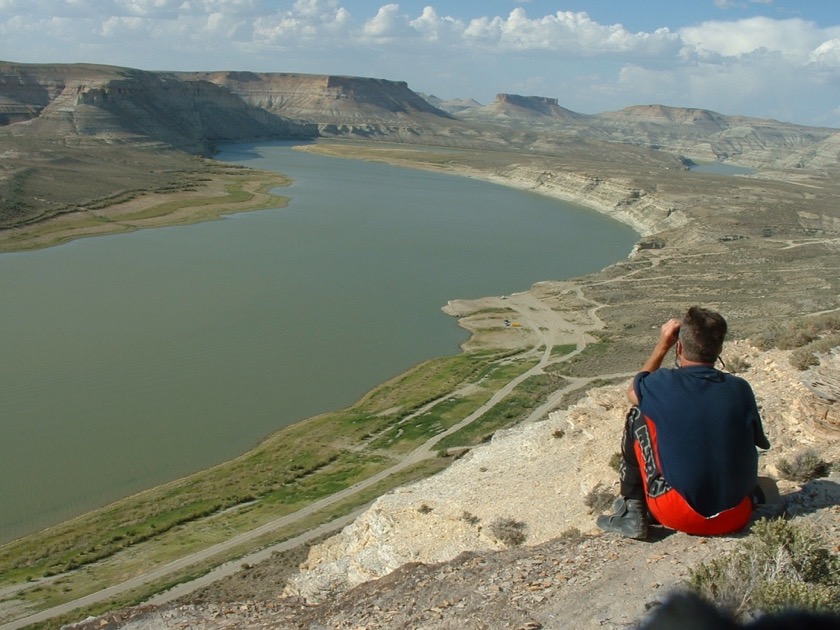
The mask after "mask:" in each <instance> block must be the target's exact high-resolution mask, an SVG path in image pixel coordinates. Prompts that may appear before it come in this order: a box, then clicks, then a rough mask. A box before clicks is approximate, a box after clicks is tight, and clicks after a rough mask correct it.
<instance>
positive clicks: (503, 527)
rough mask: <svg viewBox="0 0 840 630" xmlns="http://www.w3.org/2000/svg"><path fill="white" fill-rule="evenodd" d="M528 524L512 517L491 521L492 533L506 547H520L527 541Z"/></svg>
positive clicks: (490, 528)
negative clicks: (526, 530)
mask: <svg viewBox="0 0 840 630" xmlns="http://www.w3.org/2000/svg"><path fill="white" fill-rule="evenodd" d="M527 527H528V526H527V525H526V524H525V523H523V522H522V521H517V520H516V519H512V518H497V519H495V520H494V521H493V522H492V523H490V527H489V530H490V534H491V535H492V536H493V538H495V539H496V540H498V541H499V542H500V543H502V544H503V545H505V546H506V547H518V546H519V545H521V544H522V543H524V542H525V539H526V535H525V529H526V528H527Z"/></svg>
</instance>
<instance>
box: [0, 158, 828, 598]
mask: <svg viewBox="0 0 840 630" xmlns="http://www.w3.org/2000/svg"><path fill="white" fill-rule="evenodd" d="M357 159H364V158H357ZM397 165H399V166H408V164H406V163H405V162H402V163H400V164H397ZM455 166H457V165H455ZM455 166H452V165H448V166H447V167H446V168H445V169H443V170H445V171H446V172H451V173H452V174H453V175H455V174H459V175H462V176H471V175H465V174H464V173H456V172H455ZM519 166H520V165H516V167H519ZM414 167H415V168H422V166H419V165H415V166H414ZM426 167H427V168H428V165H426ZM432 168H435V169H436V170H440V167H432ZM501 170H503V171H504V169H501ZM526 170H527V172H528V173H530V174H531V175H533V174H534V173H536V172H537V171H536V169H533V168H529V169H526ZM508 171H515V172H518V173H522V172H526V171H523V170H517V169H516V168H514V167H509V168H508ZM542 172H545V171H542ZM551 172H554V171H551ZM487 173H489V174H488V177H491V176H493V177H502V176H503V173H502V174H500V173H499V172H498V170H494V169H490V168H488V169H487ZM579 177H580V182H583V185H588V184H593V183H594V184H597V185H596V186H595V188H597V189H600V190H599V195H600V198H601V199H612V198H615V197H612V196H610V195H609V194H607V193H610V192H612V194H613V195H618V200H619V201H621V200H622V199H623V200H625V203H624V204H623V205H625V206H630V207H629V208H622V204H618V205H619V209H620V211H621V212H624V216H625V217H626V218H627V219H628V220H633V217H634V213H635V212H642V211H643V210H644V208H645V207H648V208H650V206H649V205H644V204H647V203H648V202H649V201H650V200H649V199H645V198H646V197H654V196H655V197H656V198H657V199H660V200H662V199H667V198H668V195H667V191H666V192H665V193H660V192H650V193H647V192H645V194H643V195H642V194H634V192H633V191H638V190H640V188H639V187H638V186H637V187H635V188H634V187H633V186H630V185H621V186H619V185H617V184H616V185H614V186H610V187H608V186H604V185H603V184H604V180H599V181H598V182H595V181H594V180H593V179H592V177H591V176H589V175H587V176H579ZM558 179H563V181H576V180H575V178H574V177H572V175H569V174H568V173H567V174H566V177H565V178H558ZM596 179H597V178H596ZM640 179H641V178H640ZM684 181H689V180H688V179H686V180H684ZM717 181H721V182H723V181H725V180H717ZM726 181H728V182H729V183H728V184H723V185H722V186H721V190H720V191H719V192H717V193H716V194H717V195H718V196H717V197H712V196H710V195H707V196H706V197H702V198H698V199H697V200H693V199H692V201H691V203H690V202H688V201H685V200H682V201H680V199H679V198H675V200H674V202H673V203H672V204H670V205H667V204H664V203H663V202H661V201H660V202H658V203H660V204H662V207H664V209H665V213H666V214H667V215H668V216H665V217H664V218H665V220H666V221H665V224H666V225H668V224H669V222H668V221H667V219H670V218H671V216H674V215H676V219H673V220H672V221H671V222H670V225H671V228H670V229H671V232H670V233H667V234H664V235H661V237H662V238H663V239H665V240H667V245H668V247H667V248H665V247H664V245H663V246H662V248H658V247H652V248H641V249H642V250H644V251H641V250H639V251H637V254H638V256H635V257H634V256H632V255H631V257H630V258H625V259H623V261H621V262H619V263H616V264H614V265H611V266H610V267H607V268H605V269H602V270H600V271H598V272H595V273H592V274H589V275H588V276H585V277H583V278H574V279H571V280H568V281H563V282H559V283H558V282H551V281H548V282H539V283H537V284H535V285H532V286H531V287H530V288H528V289H526V290H524V291H522V292H521V293H517V294H515V295H516V299H517V300H520V299H521V300H525V299H528V300H530V299H534V300H537V301H540V302H542V303H543V305H544V306H545V307H547V308H548V309H549V311H551V312H553V313H555V314H556V316H558V317H560V318H565V319H567V321H568V322H575V321H579V320H580V318H583V317H585V316H586V314H587V313H590V312H591V313H592V314H593V315H594V314H595V313H596V312H597V318H598V321H600V322H601V323H602V324H604V327H603V328H598V329H597V330H593V331H592V332H591V333H590V336H591V339H590V340H588V341H585V343H586V344H587V351H586V352H581V353H579V354H578V355H575V356H573V357H571V360H570V361H569V362H568V365H569V374H568V376H569V377H570V378H573V379H579V378H593V379H597V378H598V377H597V375H599V374H601V375H609V374H616V373H619V372H621V371H622V368H626V369H629V367H630V366H637V365H638V364H639V357H640V356H641V353H643V352H644V353H646V352H647V350H648V345H649V344H648V342H649V337H650V336H651V335H652V334H655V331H654V328H652V327H651V322H654V321H661V316H662V314H663V313H670V312H672V310H673V309H674V308H677V307H679V306H681V305H682V304H683V303H684V302H685V301H686V300H688V299H691V300H694V299H695V298H696V295H697V294H701V295H702V299H703V300H704V301H705V302H707V303H710V304H712V305H715V306H718V305H724V306H725V307H726V310H727V315H730V314H732V315H734V317H733V318H732V321H733V322H734V323H735V324H736V327H737V328H739V330H737V331H736V334H737V335H740V336H743V335H745V334H746V332H749V329H745V328H742V326H744V325H745V322H746V323H749V322H750V321H751V320H752V321H753V323H755V322H758V326H759V328H758V329H765V328H767V326H768V322H772V321H773V318H775V321H780V320H781V321H790V320H791V318H793V317H795V316H801V314H802V313H805V314H807V313H815V312H821V311H825V310H826V309H827V308H829V307H835V306H836V290H835V287H836V278H835V276H834V275H833V273H832V272H831V271H830V269H828V267H830V265H826V264H825V257H826V256H830V255H831V254H830V252H832V251H835V250H833V249H831V248H832V246H833V243H834V241H838V242H840V239H835V238H833V237H831V235H828V236H822V237H818V238H815V237H813V236H812V235H811V234H810V232H808V231H807V229H806V228H807V225H801V226H794V227H785V226H786V225H790V223H788V224H783V227H782V228H777V229H778V230H779V231H778V232H777V233H774V234H773V235H772V236H773V237H772V238H770V237H762V231H763V230H764V227H763V226H764V223H763V221H765V220H766V219H764V218H762V217H761V216H759V218H758V219H755V218H753V214H752V212H753V211H754V208H755V207H756V206H745V210H746V212H745V213H744V214H743V215H741V216H738V214H737V209H736V210H730V213H729V214H727V215H725V216H724V215H721V218H720V219H717V220H715V218H714V217H716V216H717V215H716V214H715V212H719V211H720V210H721V209H722V208H727V209H729V208H730V204H731V199H732V196H731V192H732V190H733V189H735V188H738V187H741V186H742V184H740V183H732V180H731V179H729V180H726ZM535 182H536V183H539V178H537V179H536V180H533V179H528V178H526V177H523V178H522V181H521V182H520V183H521V184H522V187H521V189H523V190H529V191H533V192H538V191H535V190H534V188H533V186H532V184H534V183H535ZM587 182H588V184H587ZM698 182H699V184H703V179H700V180H694V181H692V182H691V183H692V184H697V183H698ZM498 183H501V182H498ZM752 185H753V186H754V187H755V188H756V190H760V191H762V192H763V191H767V192H769V193H770V194H777V195H778V196H779V198H780V199H783V198H784V197H783V195H785V194H788V195H791V191H792V192H793V195H798V194H799V193H800V190H799V189H797V188H796V186H795V185H794V184H790V185H789V186H788V185H784V186H782V185H778V184H774V183H767V182H764V181H762V182H755V181H754V182H752ZM545 187H546V188H549V187H548V186H545ZM826 189H827V190H826V195H825V199H827V200H828V201H829V202H831V201H832V197H831V195H830V194H828V193H830V192H831V191H830V189H828V185H827V184H826ZM642 190H644V188H642ZM651 190H653V188H652V187H651ZM628 191H629V193H628ZM539 192H543V191H539ZM739 192H740V189H739ZM558 194H559V193H558ZM744 194H746V193H744ZM686 195H688V193H686ZM686 198H688V197H686ZM796 199H798V197H796ZM681 203H682V204H683V205H684V206H685V208H686V210H685V212H686V214H685V215H682V210H681V209H680V207H679V206H680V204H681ZM716 203H717V204H718V206H716V205H715V204H716ZM823 203H826V202H823ZM707 206H708V208H707ZM588 207H591V206H588ZM824 207H826V206H824ZM592 209H595V208H592ZM813 209H814V213H815V216H818V217H821V216H822V217H830V216H831V215H830V214H829V213H828V212H826V211H825V210H824V209H823V211H822V214H818V213H819V210H820V208H819V207H818V206H816V205H815V206H814V208H813ZM809 210H810V208H809ZM653 211H654V212H657V213H658V212H660V207H657V208H654V209H653ZM681 215H682V218H680V217H681ZM774 216H784V217H787V216H788V215H781V214H779V215H774ZM800 218H801V217H800ZM660 219H661V217H660V216H659V215H658V214H657V215H655V217H654V220H653V221H651V222H650V223H649V224H648V226H649V229H650V228H652V226H654V225H657V224H658V222H659V221H660ZM694 219H701V220H702V219H708V222H703V221H697V222H694ZM736 220H737V221H740V223H738V228H737V229H739V230H741V231H742V232H743V234H744V236H741V237H739V238H738V239H731V238H728V237H726V235H729V234H732V230H733V228H732V227H731V224H732V223H734V221H736ZM680 222H681V223H680ZM692 224H693V225H692ZM701 224H702V225H703V229H702V230H700V229H699V228H695V227H694V226H696V225H701ZM680 225H682V226H684V227H687V228H688V229H686V230H680V231H679V233H675V231H674V230H675V228H676V227H679V226H680ZM784 230H787V231H786V232H785V231H784ZM720 235H724V237H725V238H722V237H721V236H720ZM755 235H758V236H755ZM675 245H678V246H675ZM793 248H797V249H796V251H797V254H798V255H799V256H800V257H801V258H798V259H796V261H795V264H792V263H793V262H794V258H796V255H794V256H793V257H791V255H790V254H788V253H787V250H789V249H793ZM637 249H638V248H637ZM812 250H813V253H811V254H810V256H811V257H812V258H819V260H820V261H822V262H821V263H820V266H819V267H817V266H816V265H817V263H816V262H815V263H813V264H812V265H808V264H807V261H808V260H811V258H809V257H808V255H809V252H811V251H812ZM733 255H735V256H736V257H734V258H733ZM832 260H833V259H832ZM803 261H805V262H803ZM665 265H667V269H662V267H663V266H665ZM698 270H700V271H698ZM824 270H825V271H824ZM780 273H784V274H785V276H784V283H782V284H780V283H779V281H778V276H779V274H780ZM817 273H819V274H821V275H820V276H818V279H819V280H821V281H822V282H823V283H824V284H826V286H828V287H829V288H828V289H823V290H822V293H820V294H819V295H817V294H815V293H814V291H813V287H814V283H815V280H814V278H813V276H816V274H817ZM727 274H728V275H727ZM794 274H804V275H794ZM687 280H688V281H689V284H690V285H691V286H688V287H686V281H687ZM640 286H643V287H645V291H644V292H640V291H638V287H640ZM498 299H499V300H503V298H498ZM805 299H807V302H805V301H804V300H805ZM481 300H482V299H481V298H479V299H478V300H465V301H462V300H453V301H452V302H451V303H450V304H449V305H448V306H446V307H443V308H449V309H450V310H452V309H453V308H455V307H457V308H458V309H461V310H459V311H458V312H459V314H460V315H461V317H459V323H461V324H462V325H463V324H468V325H469V326H472V325H473V324H474V327H469V326H467V325H464V326H463V327H464V328H466V329H467V330H468V331H469V332H470V334H471V337H470V342H472V341H474V340H475V339H477V338H478V336H479V335H487V334H489V335H490V336H491V337H492V334H493V331H494V330H496V329H497V328H499V326H498V322H499V321H500V320H501V319H502V318H503V317H505V316H506V315H505V311H504V309H508V308H510V307H511V302H509V301H500V302H498V303H497V304H496V303H491V302H486V303H485V305H484V306H486V307H487V308H484V307H483V306H482V305H481V304H480V302H481ZM484 300H488V298H484ZM596 304H597V307H596V306H595V305H596ZM519 306H520V307H525V312H526V313H534V311H533V309H532V308H530V305H528V304H527V303H525V302H522V303H520V304H519ZM719 308H720V307H719ZM590 309H593V310H591V311H590ZM473 315H475V317H473ZM456 316H457V315H456ZM523 328H526V329H528V331H529V333H530V334H533V335H536V336H537V337H539V336H540V334H542V333H541V332H540V331H541V330H542V328H543V326H542V324H540V323H538V322H535V325H533V326H528V327H523ZM502 330H503V329H502ZM752 330H756V328H755V326H754V327H753V329H752ZM488 338H490V337H488ZM736 338H738V337H736ZM558 339H561V338H560V337H558ZM556 343H559V342H555V347H556ZM589 346H591V348H590V347H589ZM540 347H541V348H543V349H545V350H546V351H548V350H550V348H551V347H552V345H551V344H543V345H542V346H540ZM605 348H606V349H607V350H608V351H609V352H608V353H607V354H604V349H605ZM590 349H592V350H593V351H592V352H589V350H590ZM534 351H536V350H534ZM464 352H467V350H466V349H465V348H464V347H463V346H462V354H461V355H460V356H464ZM605 366H609V369H607V368H606V367H605ZM593 374H594V375H596V376H592V375H593ZM403 376H405V375H401V376H400V377H397V378H396V379H395V381H396V380H399V379H401V378H402V377H403ZM564 376H565V374H564ZM380 389H381V388H380ZM372 395H373V392H372V393H371V394H368V395H367V396H368V397H369V396H372ZM549 398H550V397H549ZM547 400H549V399H547ZM549 402H551V403H552V404H555V406H557V407H558V408H562V406H563V405H567V404H569V403H568V400H567V399H563V400H554V399H550V400H549ZM388 409H389V410H390V409H392V407H389V408H388ZM541 409H542V410H544V409H543V407H542V406H541ZM381 413H383V414H384V413H387V411H384V410H383V411H382V412H381ZM309 420H312V419H309ZM306 422H307V420H304V421H302V423H306ZM247 455H248V454H244V455H243V456H241V458H240V459H241V462H243V463H247V462H248V461H249V460H248V458H247ZM223 466H224V465H223ZM204 472H205V473H206V471H204ZM198 474H203V473H198ZM153 490H155V489H152V491H153ZM147 492H151V491H147ZM195 492H200V490H195ZM411 514H412V515H414V514H416V510H413V511H412V512H411ZM2 548H3V547H2V546H0V550H2ZM138 553H142V551H139V552H138ZM85 566H87V567H89V570H93V569H95V568H98V565H83V567H85ZM35 584H37V581H36V582H35ZM22 588H25V587H22Z"/></svg>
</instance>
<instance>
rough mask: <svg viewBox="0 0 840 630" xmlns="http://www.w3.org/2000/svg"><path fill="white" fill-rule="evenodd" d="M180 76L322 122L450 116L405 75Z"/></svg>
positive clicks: (277, 110) (256, 103)
mask: <svg viewBox="0 0 840 630" xmlns="http://www.w3.org/2000/svg"><path fill="white" fill-rule="evenodd" d="M180 76H183V77H188V78H190V79H198V80H203V81H209V82H212V83H214V84H216V85H220V86H222V87H224V88H226V89H228V90H230V92H231V93H233V94H236V95H237V96H239V97H240V98H242V99H243V100H244V101H246V102H248V103H250V104H251V105H254V106H256V107H259V108H261V109H265V110H267V111H271V112H274V113H277V114H280V115H283V116H287V117H289V118H295V119H299V120H308V121H313V122H316V123H318V124H325V123H330V124H344V123H389V122H390V123H393V122H396V121H400V120H410V119H411V117H412V116H425V115H428V116H431V117H437V118H441V119H444V120H445V119H450V118H451V116H450V115H449V114H447V113H446V112H444V111H441V110H439V109H437V108H436V107H434V106H432V105H431V104H430V103H429V102H428V101H426V100H424V99H423V98H421V97H420V96H418V95H417V94H416V93H414V92H412V91H411V90H410V89H409V88H408V84H407V83H405V82H404V81H387V80H385V79H372V78H363V77H345V76H324V75H307V74H291V73H252V72H206V73H188V74H183V75H180Z"/></svg>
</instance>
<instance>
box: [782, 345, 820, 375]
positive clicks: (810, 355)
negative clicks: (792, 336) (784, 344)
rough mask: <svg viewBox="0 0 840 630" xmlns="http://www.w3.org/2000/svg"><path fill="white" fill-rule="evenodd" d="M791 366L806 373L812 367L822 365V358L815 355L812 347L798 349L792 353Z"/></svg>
mask: <svg viewBox="0 0 840 630" xmlns="http://www.w3.org/2000/svg"><path fill="white" fill-rule="evenodd" d="M788 360H789V361H790V364H791V366H793V367H795V368H796V369H797V370H799V371H800V372H804V371H805V370H807V369H808V368H810V367H816V366H818V365H819V364H820V358H819V357H818V356H817V355H816V353H814V351H813V350H811V349H810V347H805V348H797V349H796V350H794V351H793V352H791V353H790V358H789V359H788Z"/></svg>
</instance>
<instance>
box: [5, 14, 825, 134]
mask: <svg viewBox="0 0 840 630" xmlns="http://www.w3.org/2000/svg"><path fill="white" fill-rule="evenodd" d="M0 59H3V60H6V61H16V62H31V63H54V62H67V63H71V62H92V63H102V64H112V65H121V66H130V67H134V68H141V69H146V70H222V69H223V70H253V71H261V72H306V73H317V74H347V75H357V76H371V77H378V78H385V79H393V80H401V81H406V82H407V83H408V84H409V87H411V88H412V89H414V90H416V91H418V92H424V93H426V94H434V95H436V96H438V97H440V98H444V99H448V98H467V97H471V98H475V99H476V100H478V101H479V102H481V103H489V102H490V101H492V100H493V98H494V97H495V95H496V94H497V93H499V92H508V93H514V94H523V95H530V96H548V97H554V98H557V99H558V101H559V103H560V104H561V105H563V106H564V107H567V108H569V109H572V110H574V111H578V112H582V113H596V112H602V111H611V110H617V109H621V108H623V107H627V106H630V105H640V104H651V103H657V104H664V105H671V106H680V107H701V108H705V109H711V110H714V111H717V112H720V113H723V114H743V115H747V116H757V117H762V118H774V119H777V120H783V121H790V122H796V123H800V124H807V125H825V126H831V127H840V3H839V2H836V1H835V0H798V1H796V0H694V1H686V0H670V1H664V0H662V1H660V0H623V1H622V0H589V1H587V0H531V1H522V0H520V1H514V0H481V1H479V0H458V1H455V0H421V1H415V0H403V1H395V2H383V1H382V0H0Z"/></svg>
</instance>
